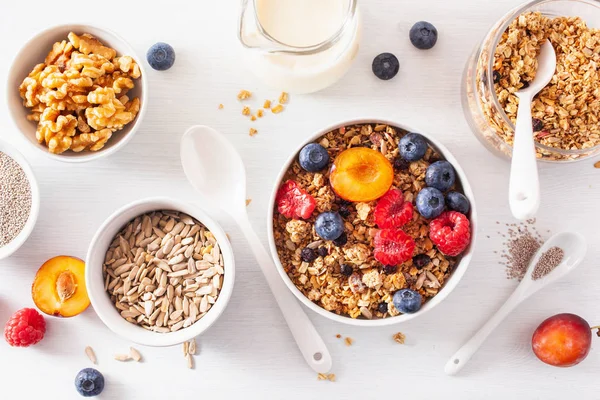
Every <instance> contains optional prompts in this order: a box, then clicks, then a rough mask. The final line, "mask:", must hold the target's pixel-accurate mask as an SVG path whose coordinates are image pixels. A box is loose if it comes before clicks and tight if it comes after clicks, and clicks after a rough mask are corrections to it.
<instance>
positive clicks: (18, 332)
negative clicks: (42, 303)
mask: <svg viewBox="0 0 600 400" xmlns="http://www.w3.org/2000/svg"><path fill="white" fill-rule="evenodd" d="M44 333H46V321H44V317H42V315H41V314H40V313H39V312H37V311H36V310H34V309H33V308H23V309H21V310H19V311H17V312H16V313H14V314H13V316H12V317H10V319H9V320H8V322H7V323H6V326H5V327H4V338H5V339H6V341H7V342H8V344H10V345H11V346H16V347H28V346H31V345H33V344H36V343H37V342H39V341H40V340H42V338H43V337H44Z"/></svg>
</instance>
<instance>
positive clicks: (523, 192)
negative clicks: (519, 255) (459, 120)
mask: <svg viewBox="0 0 600 400" xmlns="http://www.w3.org/2000/svg"><path fill="white" fill-rule="evenodd" d="M537 61H538V68H537V71H536V73H535V78H534V80H533V81H532V82H530V83H529V86H527V87H524V88H521V90H519V91H518V92H516V93H515V95H516V96H517V97H518V98H519V109H518V110H517V123H516V124H515V137H514V141H513V151H512V164H511V167H510V184H509V189H508V200H509V204H510V210H511V212H512V214H513V216H514V217H515V218H517V219H520V220H525V219H528V218H533V217H534V216H535V214H536V212H537V210H538V208H539V207H540V182H539V178H538V170H537V157H536V151H535V143H534V139H533V126H532V120H531V103H532V101H533V98H534V97H535V95H536V94H538V93H539V92H540V90H542V89H543V88H544V87H546V85H547V84H548V83H549V82H550V80H551V79H552V76H554V72H555V71H556V52H555V51H554V47H552V43H550V41H549V40H546V42H545V43H544V44H543V45H542V48H541V51H540V55H539V56H538V58H537Z"/></svg>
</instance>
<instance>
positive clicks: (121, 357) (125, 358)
mask: <svg viewBox="0 0 600 400" xmlns="http://www.w3.org/2000/svg"><path fill="white" fill-rule="evenodd" d="M131 359H132V358H131V356H130V355H129V354H117V355H116V356H115V360H117V361H129V360H131Z"/></svg>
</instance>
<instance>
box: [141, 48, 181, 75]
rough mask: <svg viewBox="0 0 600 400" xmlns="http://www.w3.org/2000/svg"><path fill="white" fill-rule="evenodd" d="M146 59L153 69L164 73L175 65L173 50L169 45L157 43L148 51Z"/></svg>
mask: <svg viewBox="0 0 600 400" xmlns="http://www.w3.org/2000/svg"><path fill="white" fill-rule="evenodd" d="M146 59H147V60H148V64H150V66H151V67H152V68H153V69H155V70H157V71H165V70H167V69H169V68H171V67H172V66H173V64H174V63H175V50H173V47H171V45H170V44H167V43H163V42H158V43H156V44H154V45H152V47H150V49H148V53H146Z"/></svg>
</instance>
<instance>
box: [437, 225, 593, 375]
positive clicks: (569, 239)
mask: <svg viewBox="0 0 600 400" xmlns="http://www.w3.org/2000/svg"><path fill="white" fill-rule="evenodd" d="M552 247H559V248H561V249H562V250H563V252H564V255H563V258H562V260H561V261H560V263H559V264H558V265H557V266H556V267H555V268H554V269H553V270H552V271H550V272H548V273H547V274H546V275H545V276H543V277H541V278H539V279H537V280H534V279H533V277H532V275H533V271H534V270H535V267H536V265H537V263H538V261H539V260H540V258H541V257H542V255H543V254H544V253H545V252H546V251H548V250H549V249H550V248H552ZM586 252H587V245H586V242H585V238H584V237H583V236H582V235H581V234H579V233H575V232H563V233H557V234H556V235H554V236H552V237H551V238H550V239H548V240H547V241H546V243H544V244H543V245H542V246H541V247H540V248H539V249H538V251H537V252H536V253H535V255H534V256H533V257H532V259H531V261H530V263H529V267H528V268H527V272H526V273H525V276H524V277H523V280H521V283H519V286H517V288H516V289H515V291H514V292H513V294H512V295H511V296H510V297H509V298H508V300H506V302H505V303H504V305H503V306H502V307H500V309H499V310H498V311H497V312H496V314H494V315H493V316H492V317H491V318H490V319H489V320H488V321H487V322H486V323H485V325H483V326H482V327H481V329H479V331H478V332H477V333H476V334H475V335H473V337H472V338H471V339H470V340H469V341H468V342H467V343H465V344H464V345H463V346H462V347H461V348H460V349H459V350H458V351H457V352H456V353H455V354H454V355H453V356H452V357H451V358H450V360H449V361H448V363H447V364H446V367H445V369H444V371H445V372H446V374H448V375H455V374H457V373H458V372H459V371H460V370H461V369H462V368H463V367H464V366H465V365H466V364H467V362H468V361H469V360H470V359H471V357H473V355H474V354H475V352H476V351H477V350H478V349H479V347H481V345H482V344H483V342H485V340H486V339H487V337H488V336H489V335H490V334H491V333H492V332H494V331H495V330H496V328H497V327H498V325H500V323H501V322H502V321H503V320H504V319H505V318H506V317H507V316H508V314H510V313H511V311H512V310H514V309H515V308H516V307H517V306H518V305H519V304H521V303H522V302H523V301H524V300H526V299H527V298H529V297H530V296H531V295H533V294H534V293H536V292H538V291H539V290H541V289H542V288H544V287H546V286H547V285H549V284H551V283H552V282H554V281H556V280H558V279H560V278H562V277H563V276H565V275H566V274H568V273H569V272H571V271H572V270H574V269H575V268H576V267H577V266H579V265H580V264H581V262H582V261H583V258H584V257H585V253H586Z"/></svg>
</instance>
